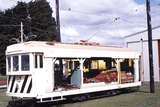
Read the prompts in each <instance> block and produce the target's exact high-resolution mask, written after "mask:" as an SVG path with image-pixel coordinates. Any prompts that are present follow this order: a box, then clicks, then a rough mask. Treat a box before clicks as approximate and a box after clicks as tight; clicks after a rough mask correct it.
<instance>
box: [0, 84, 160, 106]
mask: <svg viewBox="0 0 160 107" xmlns="http://www.w3.org/2000/svg"><path fill="white" fill-rule="evenodd" d="M155 89H156V90H155V93H154V94H152V93H149V85H148V84H147V83H145V84H143V86H142V87H141V88H140V90H139V91H137V92H132V93H124V94H120V95H116V96H111V97H105V98H99V99H94V100H88V101H84V102H77V103H69V104H59V105H57V107H160V83H156V84H155ZM9 100H10V97H7V96H6V95H5V93H4V91H0V107H6V105H7V103H8V101H9ZM28 107H29V106H28ZM43 107H45V106H43ZM53 107H55V106H53Z"/></svg>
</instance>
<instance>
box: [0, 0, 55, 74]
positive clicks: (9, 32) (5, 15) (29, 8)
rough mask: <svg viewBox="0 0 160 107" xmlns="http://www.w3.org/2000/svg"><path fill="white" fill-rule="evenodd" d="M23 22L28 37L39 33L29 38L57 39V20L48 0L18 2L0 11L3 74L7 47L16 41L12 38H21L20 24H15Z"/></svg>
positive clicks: (0, 59) (0, 47)
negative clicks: (53, 15)
mask: <svg viewBox="0 0 160 107" xmlns="http://www.w3.org/2000/svg"><path fill="white" fill-rule="evenodd" d="M21 22H23V24H24V34H25V35H26V36H27V37H31V35H37V36H36V37H35V38H30V39H29V40H37V41H56V34H57V31H56V22H55V19H54V18H53V17H52V9H51V7H50V5H49V3H48V2H47V1H46V0H36V1H34V2H32V1H31V2H29V3H25V2H17V5H16V6H15V7H13V8H11V9H8V10H5V11H4V12H2V11H0V51H1V53H0V72H1V73H3V74H4V73H5V66H6V65H5V50H6V47H7V46H8V45H11V44H14V43H16V41H13V39H12V38H20V26H14V25H20V23H21ZM7 25H10V26H7Z"/></svg>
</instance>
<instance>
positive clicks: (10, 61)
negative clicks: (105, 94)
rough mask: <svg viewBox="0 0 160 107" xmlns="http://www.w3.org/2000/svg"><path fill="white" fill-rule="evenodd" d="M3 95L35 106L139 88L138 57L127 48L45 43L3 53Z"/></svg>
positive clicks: (18, 46) (19, 45)
mask: <svg viewBox="0 0 160 107" xmlns="http://www.w3.org/2000/svg"><path fill="white" fill-rule="evenodd" d="M6 72H7V92H6V93H7V95H8V96H11V97H14V98H20V99H22V100H23V99H36V101H37V102H38V103H44V102H55V101H60V100H65V99H67V98H70V97H71V96H75V95H83V94H88V93H94V92H102V91H109V90H117V89H125V88H134V87H138V86H141V80H140V53H138V52H136V51H133V50H131V49H128V48H121V47H107V46H100V45H93V44H87V45H84V44H65V43H56V42H45V41H29V42H24V43H17V44H13V45H10V46H8V47H7V49H6Z"/></svg>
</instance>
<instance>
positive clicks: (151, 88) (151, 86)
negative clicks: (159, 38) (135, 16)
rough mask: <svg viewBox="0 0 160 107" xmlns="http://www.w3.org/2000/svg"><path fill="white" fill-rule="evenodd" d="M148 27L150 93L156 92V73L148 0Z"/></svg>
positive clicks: (147, 2)
mask: <svg viewBox="0 0 160 107" xmlns="http://www.w3.org/2000/svg"><path fill="white" fill-rule="evenodd" d="M146 11H147V26H148V49H149V70H150V92H151V93H154V92H155V86H154V71H153V50H152V49H153V47H152V25H151V15H150V0H146Z"/></svg>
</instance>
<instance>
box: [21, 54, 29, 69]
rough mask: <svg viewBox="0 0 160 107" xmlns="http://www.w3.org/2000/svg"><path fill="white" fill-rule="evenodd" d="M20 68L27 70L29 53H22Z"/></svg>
mask: <svg viewBox="0 0 160 107" xmlns="http://www.w3.org/2000/svg"><path fill="white" fill-rule="evenodd" d="M21 64H22V65H21V70H22V71H29V69H30V63H29V55H22V57H21Z"/></svg>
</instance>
